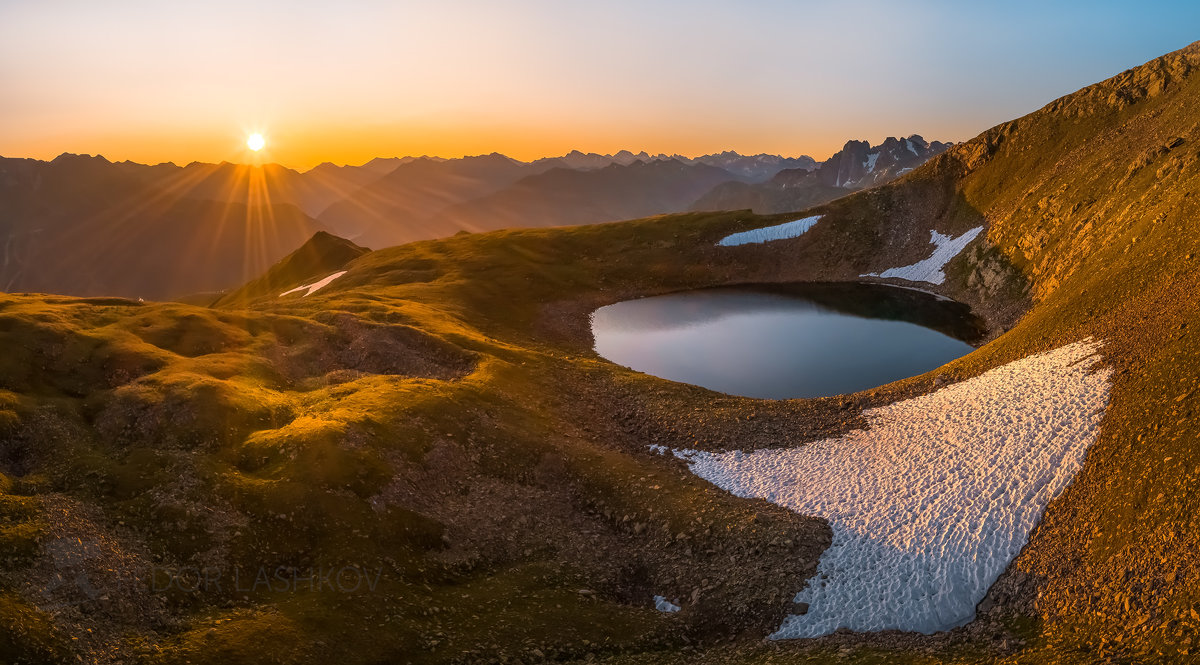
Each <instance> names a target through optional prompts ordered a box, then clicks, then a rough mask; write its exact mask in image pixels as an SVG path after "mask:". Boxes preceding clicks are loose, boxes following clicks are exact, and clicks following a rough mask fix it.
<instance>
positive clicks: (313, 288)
mask: <svg viewBox="0 0 1200 665" xmlns="http://www.w3.org/2000/svg"><path fill="white" fill-rule="evenodd" d="M347 272H349V271H347V270H343V271H341V272H335V273H333V274H332V275H330V276H328V277H326V278H325V279H322V280H321V281H319V282H313V283H312V284H305V285H303V286H297V287H296V288H294V289H292V290H291V291H284V292H283V293H280V294H279V297H280V298H282V297H284V296H286V295H291V294H293V293H295V292H297V291H304V293H303V294H301V295H300V297H301V298H305V297H308V296H311V295H312V294H314V293H316V292H317V291H320V290H321V289H323V288H325V287H326V286H329V284H330V282H332V281H333V280H335V279H337V278H338V277H341V276H342V275H345V274H346V273H347ZM305 289H307V291H305Z"/></svg>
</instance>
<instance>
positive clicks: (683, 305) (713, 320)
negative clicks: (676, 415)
mask: <svg viewBox="0 0 1200 665" xmlns="http://www.w3.org/2000/svg"><path fill="white" fill-rule="evenodd" d="M592 333H593V335H594V337H595V343H596V352H597V353H599V354H600V355H601V356H603V357H605V358H607V359H608V360H611V361H612V362H615V363H617V364H620V365H624V366H626V367H629V368H631V369H634V370H637V371H639V372H645V373H647V374H653V375H654V376H659V377H662V378H664V379H670V380H672V381H681V382H684V383H691V384H694V385H698V386H703V387H705V388H709V389H711V390H716V391H719V392H723V393H729V394H732V395H744V396H747V397H763V398H772V399H783V398H794V397H820V396H826V395H837V394H842V393H852V392H857V391H859V390H865V389H867V388H873V387H876V386H880V385H883V384H885V383H890V382H892V381H896V380H898V379H903V378H906V377H910V376H915V375H917V374H922V373H924V372H927V371H929V370H931V369H934V368H936V367H939V366H941V365H943V364H945V363H947V362H949V361H951V360H954V359H955V358H958V357H959V356H962V355H965V354H967V353H969V352H971V351H972V350H973V348H974V347H972V346H971V344H970V342H974V341H977V340H978V339H979V338H981V337H982V335H983V333H984V328H983V324H982V322H981V321H980V320H979V319H978V318H976V317H975V316H974V315H972V314H971V312H970V309H969V308H968V307H967V306H966V305H963V304H962V303H957V302H953V301H949V300H947V299H945V298H939V297H938V296H934V295H930V294H927V293H922V292H918V291H913V290H909V289H902V288H896V287H890V286H885V285H879V284H846V283H837V284H810V283H806V284H789V285H754V286H738V287H722V288H713V289H702V290H696V291H686V292H681V293H672V294H668V295H662V296H653V297H649V298H641V299H638V300H627V301H625V302H620V303H616V304H613V305H608V306H606V307H601V308H600V309H598V310H596V312H595V313H594V315H593V317H592Z"/></svg>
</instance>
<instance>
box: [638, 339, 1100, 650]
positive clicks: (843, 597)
mask: <svg viewBox="0 0 1200 665" xmlns="http://www.w3.org/2000/svg"><path fill="white" fill-rule="evenodd" d="M1099 347H1100V345H1099V343H1097V342H1094V341H1092V340H1085V341H1082V342H1077V343H1074V344H1070V345H1067V346H1063V347H1060V348H1058V349H1056V350H1053V351H1049V352H1046V353H1041V354H1037V355H1032V356H1029V357H1027V358H1024V359H1021V360H1018V361H1015V362H1012V363H1009V364H1007V365H1004V366H1002V367H999V368H996V369H993V370H991V371H988V372H986V373H984V374H982V375H980V376H978V377H975V378H972V379H969V380H966V381H962V382H960V383H956V384H953V385H950V386H947V387H945V388H942V389H940V390H937V391H936V392H933V393H930V394H927V395H923V396H920V397H916V398H913V399H909V400H906V401H902V402H897V403H894V404H890V405H887V406H884V407H880V408H876V409H871V410H868V411H866V412H865V416H866V417H867V419H868V421H869V428H868V429H864V430H856V431H853V432H850V433H848V434H846V435H845V436H842V437H838V438H832V439H825V440H822V441H816V442H813V443H809V444H807V445H803V446H799V447H795V448H786V449H763V450H756V451H752V452H742V451H733V452H725V453H711V452H704V451H695V450H678V451H675V455H676V456H678V457H680V458H681V459H683V460H686V461H687V463H688V465H689V467H690V468H691V470H692V471H693V472H694V473H696V474H697V475H699V476H700V477H702V478H705V479H706V480H709V481H710V482H712V483H714V484H715V485H717V486H719V487H721V488H723V489H725V490H728V491H730V492H732V493H733V494H736V495H738V496H742V497H761V498H764V499H766V500H768V501H771V502H772V503H776V504H778V505H780V506H784V507H786V508H789V509H791V510H794V511H796V512H797V513H800V514H803V515H815V516H819V517H823V518H825V519H826V520H828V521H829V523H830V525H831V527H832V529H833V534H834V535H833V543H832V545H831V546H830V547H829V549H827V550H826V551H825V552H824V554H823V555H822V556H821V560H820V562H819V564H818V568H817V573H816V575H815V576H814V577H812V578H811V579H810V580H809V582H808V585H807V587H805V588H804V589H803V590H801V591H800V592H799V593H798V595H797V596H796V601H797V602H801V603H808V605H809V607H808V611H807V612H806V613H805V614H803V615H792V616H789V617H788V618H787V619H786V620H785V621H784V623H783V625H782V626H780V627H779V630H778V631H777V632H775V633H774V634H773V635H772V637H773V638H776V639H787V638H802V637H816V636H820V635H826V634H829V633H832V632H834V631H835V630H837V629H838V628H841V627H846V628H849V629H851V630H854V631H878V630H886V629H898V630H904V631H917V632H922V633H933V632H936V631H940V630H946V629H949V628H953V627H955V626H959V625H962V624H964V623H966V622H968V621H970V620H971V619H972V618H973V617H974V614H975V607H976V605H977V604H978V603H979V602H980V601H981V600H982V599H983V597H984V595H985V593H986V592H987V590H988V588H989V587H990V586H991V585H992V584H993V583H994V582H995V581H996V578H997V577H999V575H1000V574H1001V573H1002V572H1003V571H1004V569H1005V568H1006V567H1007V566H1008V564H1009V562H1010V561H1011V560H1012V559H1013V557H1015V556H1016V555H1017V553H1018V552H1020V550H1021V548H1022V547H1023V546H1024V545H1025V543H1026V542H1027V540H1028V539H1029V534H1030V532H1031V531H1032V530H1033V528H1034V527H1035V526H1036V525H1037V523H1038V522H1039V520H1040V519H1041V516H1042V514H1043V512H1044V511H1045V508H1046V505H1047V504H1048V503H1049V502H1050V500H1051V499H1053V498H1054V497H1056V496H1058V494H1059V493H1061V492H1062V491H1063V489H1064V488H1066V487H1067V485H1069V484H1070V482H1071V480H1072V478H1074V476H1075V474H1076V473H1077V472H1078V471H1079V469H1080V467H1081V466H1082V464H1083V460H1084V456H1085V454H1086V452H1087V449H1088V447H1089V446H1090V445H1091V444H1092V442H1093V441H1094V440H1095V438H1096V434H1097V431H1098V429H1099V426H1100V421H1101V418H1102V417H1103V413H1104V409H1105V407H1106V406H1107V403H1108V394H1109V385H1110V384H1109V378H1110V375H1111V370H1109V369H1108V368H1106V367H1103V366H1102V365H1101V364H1099V363H1098V360H1099V356H1097V355H1096V354H1097V351H1098V350H1099ZM660 452H666V451H665V450H661V451H660Z"/></svg>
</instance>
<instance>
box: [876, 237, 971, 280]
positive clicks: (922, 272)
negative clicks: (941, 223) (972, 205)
mask: <svg viewBox="0 0 1200 665" xmlns="http://www.w3.org/2000/svg"><path fill="white" fill-rule="evenodd" d="M981 231H983V227H982V226H978V227H976V228H973V229H971V230H970V231H967V232H966V233H964V234H962V235H960V236H959V237H957V238H951V237H950V236H944V235H942V234H940V233H938V232H937V231H930V232H929V235H930V239H929V242H931V243H933V247H934V249H933V255H932V256H930V257H929V258H927V259H925V260H923V261H917V262H916V263H914V264H912V265H908V266H901V267H899V268H889V269H887V270H884V271H883V272H882V273H877V272H872V273H867V274H865V275H859V277H892V278H895V279H903V280H908V281H910V282H929V283H930V284H941V283H943V282H945V281H946V273H944V272H942V269H943V268H945V267H946V264H947V263H950V259H953V258H954V257H956V256H958V253H959V252H961V251H963V249H965V248H966V246H967V245H969V244H971V241H972V240H974V239H975V237H976V236H978V235H979V233H980V232H981Z"/></svg>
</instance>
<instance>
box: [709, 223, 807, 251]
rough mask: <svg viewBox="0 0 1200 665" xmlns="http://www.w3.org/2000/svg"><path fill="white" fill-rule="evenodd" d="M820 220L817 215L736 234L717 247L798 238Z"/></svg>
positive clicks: (722, 240)
mask: <svg viewBox="0 0 1200 665" xmlns="http://www.w3.org/2000/svg"><path fill="white" fill-rule="evenodd" d="M820 219H821V216H820V215H815V216H813V217H805V218H804V219H797V220H795V221H791V222H785V223H783V224H777V225H775V226H768V227H765V228H761V229H754V230H752V231H742V232H741V233H734V234H731V235H727V236H725V237H724V238H721V241H720V242H718V243H717V245H718V246H720V247H734V246H736V245H748V244H751V243H764V242H770V241H772V240H785V239H787V238H798V237H800V236H802V235H804V232H805V231H808V230H809V229H811V228H812V227H813V224H816V223H817V221H818V220H820Z"/></svg>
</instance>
